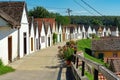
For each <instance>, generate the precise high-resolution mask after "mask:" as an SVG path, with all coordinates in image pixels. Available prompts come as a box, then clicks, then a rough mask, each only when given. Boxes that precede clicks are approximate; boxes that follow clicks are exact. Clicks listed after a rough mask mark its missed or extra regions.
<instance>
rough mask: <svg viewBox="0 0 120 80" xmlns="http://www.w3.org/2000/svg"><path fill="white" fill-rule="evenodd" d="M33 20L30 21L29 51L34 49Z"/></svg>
mask: <svg viewBox="0 0 120 80" xmlns="http://www.w3.org/2000/svg"><path fill="white" fill-rule="evenodd" d="M33 27H34V26H33V21H32V24H31V31H30V46H29V47H30V53H33V52H34V51H35V46H34V43H35V34H34V28H33ZM31 39H33V41H31ZM31 43H32V44H33V46H32V45H31ZM32 47H33V50H32Z"/></svg>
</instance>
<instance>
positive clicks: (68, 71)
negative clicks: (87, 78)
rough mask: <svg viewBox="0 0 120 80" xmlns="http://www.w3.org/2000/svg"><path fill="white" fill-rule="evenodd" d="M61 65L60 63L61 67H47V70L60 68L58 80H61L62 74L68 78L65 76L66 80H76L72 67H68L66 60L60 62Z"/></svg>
mask: <svg viewBox="0 0 120 80" xmlns="http://www.w3.org/2000/svg"><path fill="white" fill-rule="evenodd" d="M59 63H60V64H59V65H56V66H46V68H50V69H56V68H59V71H58V75H57V80H61V78H62V74H64V75H65V76H66V77H65V76H63V77H65V78H64V79H65V80H75V79H74V76H73V73H72V69H71V67H70V66H67V65H66V63H65V61H64V60H60V61H59ZM64 68H65V69H66V70H65V72H64V71H63V69H64Z"/></svg>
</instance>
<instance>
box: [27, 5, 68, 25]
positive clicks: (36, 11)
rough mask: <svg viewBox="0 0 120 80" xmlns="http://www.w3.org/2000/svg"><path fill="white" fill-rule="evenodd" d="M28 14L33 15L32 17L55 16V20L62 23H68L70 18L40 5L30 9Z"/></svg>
mask: <svg viewBox="0 0 120 80" xmlns="http://www.w3.org/2000/svg"><path fill="white" fill-rule="evenodd" d="M28 15H29V16H33V17H34V18H55V19H56V21H57V22H58V23H60V24H62V25H68V24H70V20H69V18H68V17H67V16H62V15H60V14H59V13H53V12H49V11H48V10H46V9H45V8H44V7H40V6H37V7H35V8H33V9H31V10H30V11H29V12H28Z"/></svg>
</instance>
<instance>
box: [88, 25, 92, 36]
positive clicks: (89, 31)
mask: <svg viewBox="0 0 120 80" xmlns="http://www.w3.org/2000/svg"><path fill="white" fill-rule="evenodd" d="M88 37H89V38H92V28H91V26H89V27H88Z"/></svg>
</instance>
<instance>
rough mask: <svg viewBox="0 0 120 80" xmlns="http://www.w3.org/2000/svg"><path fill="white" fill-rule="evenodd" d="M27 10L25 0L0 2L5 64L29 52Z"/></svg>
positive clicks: (1, 55) (0, 36)
mask: <svg viewBox="0 0 120 80" xmlns="http://www.w3.org/2000/svg"><path fill="white" fill-rule="evenodd" d="M26 10H27V9H26V4H25V2H0V49H1V50H0V51H2V52H0V58H1V59H2V61H3V63H4V64H8V63H9V62H12V61H13V60H15V59H16V58H17V57H20V58H21V57H23V56H24V55H25V54H28V53H29V45H28V44H29V40H28V39H29V25H28V19H27V11H26ZM3 43H4V44H3Z"/></svg>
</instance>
